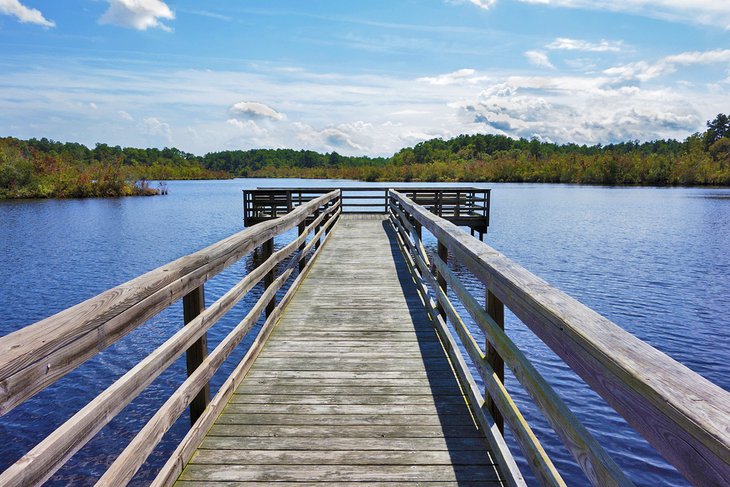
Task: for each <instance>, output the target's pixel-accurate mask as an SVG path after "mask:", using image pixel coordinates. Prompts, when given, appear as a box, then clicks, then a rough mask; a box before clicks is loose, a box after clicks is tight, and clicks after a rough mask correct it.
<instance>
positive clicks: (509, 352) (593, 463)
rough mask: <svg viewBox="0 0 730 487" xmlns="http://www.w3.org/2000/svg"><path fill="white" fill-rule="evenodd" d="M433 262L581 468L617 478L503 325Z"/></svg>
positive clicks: (597, 446)
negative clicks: (599, 471)
mask: <svg viewBox="0 0 730 487" xmlns="http://www.w3.org/2000/svg"><path fill="white" fill-rule="evenodd" d="M434 263H435V265H436V267H437V268H439V269H440V270H441V272H442V274H443V275H444V277H445V278H446V280H447V281H448V283H449V285H450V286H451V289H453V291H454V292H455V293H456V295H457V296H458V297H459V299H460V300H461V302H462V304H463V305H464V308H466V310H467V311H468V312H469V314H471V316H472V317H473V318H474V320H475V321H476V323H477V324H478V325H479V327H480V328H481V329H482V331H484V333H485V335H486V336H487V337H488V341H489V343H490V344H491V345H492V346H494V347H495V349H496V350H497V352H498V353H499V355H500V357H502V358H503V359H504V360H505V361H506V362H507V365H508V366H509V367H510V369H511V370H512V372H513V373H514V375H515V377H516V378H517V380H518V381H519V382H520V383H521V384H522V385H523V386H524V388H525V390H526V391H527V392H528V393H529V394H530V396H531V397H532V398H533V400H534V401H535V404H537V406H538V407H539V408H540V409H541V410H542V411H543V413H544V414H545V418H546V419H547V420H548V422H549V423H550V425H551V426H552V427H553V429H554V430H555V432H556V433H557V434H558V436H560V438H561V440H562V441H563V444H565V446H566V448H568V450H569V451H570V452H571V454H572V455H573V457H574V458H575V459H576V461H577V462H578V463H579V465H583V466H584V468H585V469H591V470H600V469H608V470H609V472H606V473H603V474H599V475H594V477H602V478H609V477H610V476H617V477H620V476H621V475H622V474H621V473H620V470H619V467H618V466H617V465H616V464H615V462H614V461H613V460H612V459H611V458H610V456H609V455H608V453H606V451H605V450H604V448H603V447H601V445H600V444H599V443H598V442H597V441H596V439H595V438H594V437H593V436H592V435H591V434H590V433H589V432H588V431H587V430H586V428H585V427H584V426H583V425H582V424H581V422H580V420H579V419H578V418H577V417H576V416H575V415H574V414H573V413H572V412H571V411H570V409H569V408H568V407H567V406H566V405H565V403H564V402H563V400H562V399H561V398H560V396H558V395H557V393H556V392H555V391H554V390H553V388H552V387H551V386H550V384H548V382H547V381H546V380H545V379H544V378H543V377H542V376H541V375H540V373H539V372H538V371H537V370H536V369H535V367H534V366H533V365H532V364H531V363H530V361H529V360H528V359H527V357H526V356H525V355H524V354H523V353H522V351H521V350H520V349H519V348H518V347H517V345H515V344H514V342H512V340H510V339H509V337H508V336H507V335H506V334H505V333H504V329H503V327H501V326H500V325H499V324H498V323H496V322H495V321H494V319H493V318H492V317H491V316H490V315H489V314H488V313H487V312H486V311H485V310H484V308H483V307H482V306H481V305H480V304H479V303H478V302H477V301H476V299H474V297H473V296H471V295H470V294H469V292H468V291H467V289H466V288H465V287H464V285H463V284H462V283H461V282H460V281H459V279H458V278H457V276H456V275H455V274H454V273H453V272H452V271H451V270H450V269H448V267H447V266H446V265H445V264H444V263H443V262H441V261H440V260H435V262H434ZM611 471H613V473H611Z"/></svg>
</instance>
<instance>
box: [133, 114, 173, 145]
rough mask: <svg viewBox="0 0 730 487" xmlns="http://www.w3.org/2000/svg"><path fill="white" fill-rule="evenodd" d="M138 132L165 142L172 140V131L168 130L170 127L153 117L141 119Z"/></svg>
mask: <svg viewBox="0 0 730 487" xmlns="http://www.w3.org/2000/svg"><path fill="white" fill-rule="evenodd" d="M140 130H141V131H142V133H143V134H145V135H152V136H155V137H163V138H164V139H165V140H166V141H167V142H170V141H171V140H172V130H171V129H170V125H169V124H167V123H165V122H162V121H161V120H159V119H157V118H155V117H148V118H145V119H143V120H142V124H141V125H140Z"/></svg>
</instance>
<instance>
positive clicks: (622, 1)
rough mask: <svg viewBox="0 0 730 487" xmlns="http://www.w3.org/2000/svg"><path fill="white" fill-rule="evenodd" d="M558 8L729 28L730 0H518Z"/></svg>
mask: <svg viewBox="0 0 730 487" xmlns="http://www.w3.org/2000/svg"><path fill="white" fill-rule="evenodd" d="M519 1H520V2H523V3H532V4H540V5H551V6H555V7H567V8H584V9H591V10H608V11H612V12H621V13H629V14H635V15H642V16H645V17H652V18H658V19H663V20H670V21H673V22H684V23H695V24H705V25H715V26H719V27H723V28H725V29H730V2H726V1H717V0H693V1H691V2H687V1H682V0H519Z"/></svg>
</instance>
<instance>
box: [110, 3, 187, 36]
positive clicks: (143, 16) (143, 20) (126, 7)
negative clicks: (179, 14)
mask: <svg viewBox="0 0 730 487" xmlns="http://www.w3.org/2000/svg"><path fill="white" fill-rule="evenodd" d="M108 2H109V9H108V10H107V11H106V12H104V15H102V16H101V18H100V19H99V22H100V23H102V24H114V25H119V26H121V27H128V28H131V29H137V30H147V29H149V28H155V27H157V28H160V29H162V30H165V31H168V32H169V31H170V30H171V29H170V27H168V26H167V25H165V24H163V23H162V22H161V21H160V20H161V19H167V20H173V19H174V18H175V14H174V13H173V12H172V10H170V7H168V6H167V4H166V3H165V2H163V1H161V0H108Z"/></svg>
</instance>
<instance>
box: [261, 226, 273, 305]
mask: <svg viewBox="0 0 730 487" xmlns="http://www.w3.org/2000/svg"><path fill="white" fill-rule="evenodd" d="M261 250H263V252H261V253H262V254H263V255H262V256H261V262H265V261H266V259H268V258H269V257H271V255H272V254H273V253H274V238H273V237H272V238H270V239H268V240H267V241H266V242H264V244H263V245H262V246H261ZM275 277H276V266H274V268H273V269H271V270H270V271H269V272H268V273H267V274H266V276H264V288H265V289H268V287H269V286H270V285H271V284H272V283H273V282H274V278H275ZM274 308H276V297H275V296H272V298H271V301H269V303H268V304H267V305H266V316H269V315H270V314H271V313H273V312H274Z"/></svg>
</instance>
